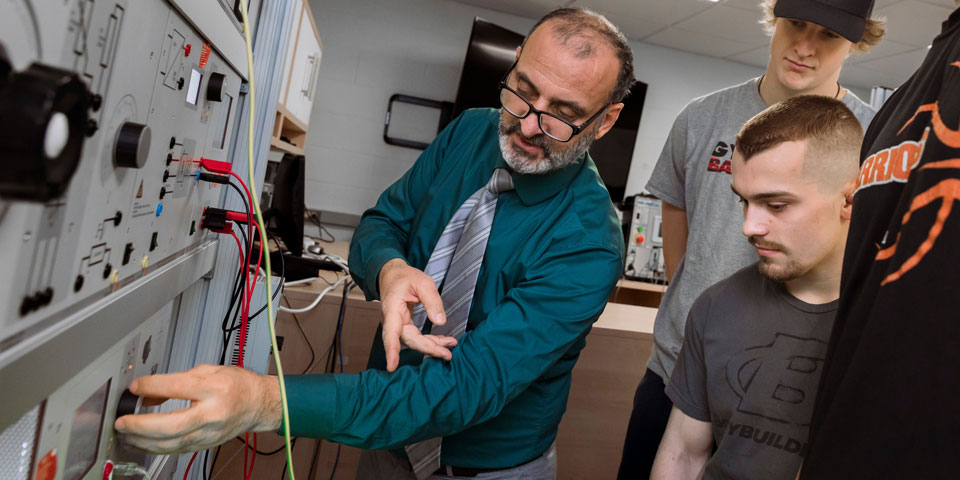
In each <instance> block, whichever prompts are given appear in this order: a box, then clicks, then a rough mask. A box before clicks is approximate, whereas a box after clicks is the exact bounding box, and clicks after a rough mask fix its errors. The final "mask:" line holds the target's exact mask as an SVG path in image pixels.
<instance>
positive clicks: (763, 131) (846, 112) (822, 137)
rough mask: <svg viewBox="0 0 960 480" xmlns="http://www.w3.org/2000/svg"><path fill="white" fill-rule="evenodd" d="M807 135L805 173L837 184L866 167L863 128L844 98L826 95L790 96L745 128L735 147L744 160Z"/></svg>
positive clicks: (822, 182) (827, 183) (829, 187)
mask: <svg viewBox="0 0 960 480" xmlns="http://www.w3.org/2000/svg"><path fill="white" fill-rule="evenodd" d="M803 140H806V141H807V151H806V155H805V156H804V160H803V175H804V176H805V177H806V178H808V179H811V180H814V181H816V182H817V183H818V184H819V185H820V186H821V187H823V188H825V189H827V190H835V189H838V188H840V187H842V186H843V185H845V184H846V183H847V182H849V181H851V180H855V179H856V177H857V174H858V173H859V171H860V144H861V143H862V142H863V128H862V127H861V126H860V122H859V121H858V120H857V117H856V116H854V114H853V112H851V111H850V109H849V108H847V106H846V105H844V104H843V102H841V101H839V100H836V99H833V98H829V97H824V96H821V95H799V96H796V97H791V98H788V99H786V100H784V101H782V102H780V103H777V104H774V105H772V106H770V107H768V108H767V109H766V110H764V111H762V112H760V113H758V114H757V115H756V116H754V117H753V118H751V119H750V120H748V121H747V123H745V124H744V125H743V127H741V128H740V132H739V133H738V134H737V141H736V143H735V146H734V149H735V151H736V152H737V153H739V154H740V155H741V156H742V157H743V160H744V162H747V161H749V160H750V159H751V158H753V157H754V156H755V155H757V154H759V153H762V152H765V151H767V150H770V149H771V148H774V147H776V146H778V145H780V144H781V143H784V142H799V141H803Z"/></svg>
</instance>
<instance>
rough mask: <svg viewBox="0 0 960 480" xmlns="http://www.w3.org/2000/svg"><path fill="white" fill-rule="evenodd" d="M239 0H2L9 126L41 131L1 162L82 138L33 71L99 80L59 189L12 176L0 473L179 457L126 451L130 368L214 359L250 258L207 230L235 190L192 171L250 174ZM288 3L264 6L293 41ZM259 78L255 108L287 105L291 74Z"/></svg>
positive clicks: (5, 257)
mask: <svg viewBox="0 0 960 480" xmlns="http://www.w3.org/2000/svg"><path fill="white" fill-rule="evenodd" d="M233 3H234V2H233V1H229V2H227V1H226V0H220V1H194V0H170V1H165V0H138V1H128V0H110V1H101V0H0V47H2V48H0V53H2V55H0V58H4V57H5V61H4V62H0V65H4V66H5V68H0V95H6V97H0V98H7V99H16V101H3V102H0V112H2V113H0V119H2V121H3V122H13V121H16V122H17V124H16V125H13V124H11V123H8V124H2V125H0V129H5V130H9V127H11V126H14V127H16V129H19V130H23V131H27V132H28V133H29V135H24V136H23V137H22V138H21V139H18V138H3V139H0V163H2V164H4V166H7V165H9V164H14V162H17V165H31V164H30V163H29V161H35V163H36V164H44V165H46V164H51V163H52V162H53V160H54V157H57V152H60V151H62V149H63V148H64V147H63V145H67V146H69V145H70V144H71V143H70V142H71V141H74V139H76V138H77V137H75V136H74V133H75V130H74V129H73V126H74V124H73V123H70V124H69V126H70V129H69V130H68V129H66V127H65V125H67V124H66V123H64V122H63V121H62V120H61V119H60V118H59V117H62V116H63V115H60V112H58V111H56V109H53V110H52V111H51V110H50V109H49V108H48V107H49V104H50V99H51V98H55V97H54V96H53V95H52V93H51V94H50V95H47V96H46V97H44V95H46V94H47V93H50V92H54V91H55V88H56V87H57V84H55V82H52V83H51V87H50V89H46V86H45V85H44V84H42V83H38V82H37V81H33V82H32V83H31V82H28V81H27V80H29V79H32V78H40V79H43V78H53V77H52V76H53V75H54V74H49V75H48V76H47V77H44V76H42V75H40V73H44V72H48V73H49V72H55V73H56V74H57V75H61V76H60V77H58V78H67V77H66V75H69V76H72V78H74V79H79V81H80V82H81V84H82V85H83V87H84V89H85V90H86V92H85V93H84V95H83V106H84V107H85V108H83V109H81V110H82V113H83V114H84V115H85V118H84V119H83V120H84V122H85V123H84V129H83V130H82V134H81V137H82V147H81V148H80V149H79V151H78V153H77V155H76V162H77V163H76V165H75V171H73V174H72V175H71V176H69V178H68V179H67V180H66V181H65V182H62V183H63V184H62V187H63V191H62V193H61V194H58V195H51V194H50V192H54V191H57V190H56V189H51V188H49V186H50V184H51V183H52V181H50V179H49V178H48V179H46V180H48V182H47V183H45V184H43V183H38V185H43V186H44V187H45V189H42V190H41V189H38V190H37V191H36V192H35V195H34V198H32V199H24V195H23V192H24V191H26V192H30V188H32V187H31V186H30V185H32V184H30V183H29V182H30V181H31V180H30V179H27V178H16V177H7V178H3V176H5V175H11V174H10V173H9V172H11V171H14V170H11V169H9V168H4V169H0V172H5V173H0V183H2V184H4V185H5V187H3V189H2V190H0V263H2V264H3V265H4V266H5V270H6V272H5V274H4V275H0V397H2V401H0V478H3V479H5V480H6V479H21V478H22V479H34V478H37V479H48V478H49V479H60V478H62V479H67V480H74V479H91V478H96V479H99V478H101V477H102V474H103V470H104V467H105V466H106V464H107V461H108V460H110V461H113V462H124V461H130V462H135V463H137V464H140V465H142V466H144V467H145V468H146V469H147V473H148V478H172V476H173V475H174V472H175V471H176V470H177V468H178V465H177V462H176V461H168V460H169V459H168V458H166V457H149V456H144V455H142V454H138V453H135V452H131V451H127V450H125V449H124V448H123V447H122V446H120V445H119V444H118V442H117V441H116V438H115V436H114V433H113V429H112V423H113V420H114V419H115V418H116V414H117V409H118V405H119V404H120V398H121V393H122V392H123V391H124V389H125V388H126V387H127V385H129V383H130V382H131V381H132V379H133V378H136V377H138V376H142V375H148V374H152V373H162V372H166V371H168V370H171V371H179V370H184V369H186V368H189V367H191V366H192V365H194V364H195V363H197V361H198V359H199V360H201V361H208V362H209V361H211V359H210V358H209V357H210V356H211V355H210V354H209V352H207V350H209V349H210V348H213V345H214V344H217V348H219V344H218V340H219V338H218V336H216V335H212V334H210V333H209V332H208V330H210V327H208V326H207V325H206V323H209V322H203V321H202V319H203V318H204V316H205V315H211V316H215V315H220V316H222V314H223V312H224V310H225V308H226V303H227V301H228V300H227V299H228V298H229V297H228V296H227V295H226V293H225V292H226V290H227V288H229V287H225V286H224V285H225V284H227V283H232V277H233V276H234V275H235V272H236V266H237V258H236V256H235V247H234V248H232V249H230V250H229V252H228V253H229V254H230V255H229V258H226V259H220V260H219V261H218V258H217V250H218V248H219V238H218V237H217V236H216V235H215V234H213V233H211V232H209V231H205V230H203V229H201V228H200V219H201V214H202V212H203V209H204V208H206V207H208V206H221V205H222V204H223V203H224V198H225V192H224V191H223V190H224V186H222V185H217V184H212V183H205V182H200V181H199V180H198V179H197V177H196V173H197V171H198V169H199V160H200V158H209V159H213V160H220V161H228V162H232V161H233V155H236V158H237V159H238V160H237V161H236V166H235V167H234V170H235V171H237V172H241V173H242V176H243V177H246V173H245V172H246V170H247V169H246V141H247V138H246V128H245V123H244V122H246V121H247V120H246V119H247V115H246V112H245V111H244V109H245V108H246V99H245V97H246V93H245V92H246V91H247V89H246V80H247V77H248V72H247V63H246V54H245V50H244V43H243V36H242V28H241V24H240V22H239V20H238V19H237V18H236V16H235V12H234V10H233V8H232V5H233ZM287 3H288V2H277V5H271V6H269V7H264V11H268V12H269V15H264V14H263V12H260V11H259V10H260V8H261V4H260V2H253V5H252V6H251V13H252V15H251V16H252V17H254V18H261V19H262V18H267V19H268V20H269V22H271V24H270V25H269V26H268V27H265V29H264V33H265V34H270V35H272V36H274V37H276V38H269V39H266V40H264V42H263V45H264V47H265V48H273V47H274V46H275V45H278V44H279V45H285V44H286V41H287V34H286V33H285V32H282V31H281V30H282V28H280V27H281V26H282V25H283V22H285V21H287V20H288V19H289V17H290V10H291V8H290V5H288V4H287ZM275 57H276V55H275V54H274V55H267V56H266V59H265V60H264V61H263V62H261V63H262V64H263V65H264V66H265V67H266V68H271V65H272V64H273V63H277V62H282V60H283V59H282V58H280V59H279V60H277V59H276V58H275ZM264 62H266V63H264ZM38 72H39V73H38ZM57 72H59V73H57ZM34 74H36V75H35V76H31V75H34ZM261 82H262V85H263V87H262V88H263V91H262V93H260V92H258V93H257V101H258V102H263V105H262V107H261V106H259V105H258V112H260V111H269V110H270V109H271V108H273V110H274V111H275V109H276V97H277V94H278V91H279V79H277V80H276V81H274V79H273V78H272V77H271V75H264V77H263V78H257V86H258V88H260V85H261ZM274 84H276V85H274ZM18 89H21V90H22V91H21V90H18ZM58 95H59V93H58ZM56 98H59V97H56ZM4 110H5V111H4ZM258 117H259V116H258ZM254 121H255V122H256V123H257V125H258V127H259V130H263V129H262V124H263V123H264V121H263V120H262V119H260V118H255V119H254ZM241 124H243V125H244V127H243V128H241ZM37 128H39V129H40V131H37V132H32V131H31V129H37ZM35 139H40V140H42V142H41V143H37V144H36V145H34V144H32V143H31V142H33V141H34V140H35ZM268 141H269V135H268V136H267V142H268ZM58 142H59V143H58ZM241 142H242V144H243V146H242V147H238V144H239V143H241ZM21 143H22V145H21ZM35 143H36V142H35ZM261 143H262V142H261V141H260V140H259V139H258V140H257V142H256V144H257V146H258V147H259V145H260V144H261ZM58 147H59V148H61V150H57V148H58ZM11 152H16V154H14V153H11ZM24 152H26V153H24ZM51 152H53V153H51ZM255 154H256V156H257V158H258V159H259V158H261V157H265V155H266V151H265V149H258V150H257V151H255ZM24 155H26V156H27V157H24ZM31 155H32V156H34V157H35V158H32V157H30V156H31ZM24 158H26V160H24ZM257 163H258V164H261V163H265V158H264V159H263V160H262V161H258V162H257ZM14 166H16V165H14ZM262 171H263V168H262V166H261V167H260V168H259V175H260V176H261V177H262ZM47 172H48V173H49V174H50V175H51V176H53V173H56V172H57V170H56V169H55V168H51V169H49V170H48V171H47ZM18 182H19V183H21V187H23V188H17V185H16V184H17V183H18ZM28 196H29V195H28ZM231 203H232V205H231ZM238 205H239V201H238V200H237V199H234V200H233V201H232V202H228V204H227V206H228V208H237V207H238ZM230 242H232V239H231V240H230ZM225 245H227V244H225ZM218 265H219V266H220V267H221V269H223V270H229V271H227V272H224V273H223V274H221V273H220V272H219V271H218V270H217V266H218ZM211 279H212V280H211ZM228 279H229V281H228ZM262 290H263V289H262V287H261V288H260V291H262ZM261 302H262V299H261ZM264 317H265V316H264ZM214 323H217V326H216V328H217V329H218V328H219V320H216V321H215V322H214ZM263 327H264V329H265V325H264V326H263ZM258 328H259V327H258ZM258 331H259V330H258ZM205 332H207V333H205ZM259 335H260V336H263V334H262V333H261V334H259ZM182 406H183V405H178V404H176V403H174V402H168V404H165V405H164V406H163V408H164V409H173V408H178V407H182ZM180 475H182V472H181V473H180Z"/></svg>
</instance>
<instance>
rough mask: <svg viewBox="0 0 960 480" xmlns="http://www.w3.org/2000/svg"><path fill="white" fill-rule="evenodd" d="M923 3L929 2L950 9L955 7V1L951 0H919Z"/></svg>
mask: <svg viewBox="0 0 960 480" xmlns="http://www.w3.org/2000/svg"><path fill="white" fill-rule="evenodd" d="M920 1H921V2H923V3H929V4H932V5H940V6H941V7H947V8H949V9H950V10H953V9H955V8H957V4H956V2H954V1H953V0H920Z"/></svg>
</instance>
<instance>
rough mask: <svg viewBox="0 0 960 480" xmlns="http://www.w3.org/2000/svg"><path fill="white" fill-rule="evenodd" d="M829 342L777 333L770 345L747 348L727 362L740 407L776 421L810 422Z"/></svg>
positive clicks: (728, 382) (729, 375)
mask: <svg viewBox="0 0 960 480" xmlns="http://www.w3.org/2000/svg"><path fill="white" fill-rule="evenodd" d="M826 350H827V343H826V342H824V341H822V340H820V339H817V338H802V337H797V336H794V335H789V334H786V333H777V334H775V335H774V339H773V341H772V342H770V343H769V344H767V345H759V346H756V347H750V348H747V349H745V350H744V351H743V352H742V353H740V354H737V355H734V356H733V357H732V358H731V359H730V361H729V362H727V369H726V373H727V384H728V385H729V386H730V388H731V389H732V390H733V392H734V393H735V394H736V395H737V397H739V398H740V403H739V404H738V405H737V407H736V409H737V411H738V412H740V413H742V414H746V415H752V416H757V417H762V418H765V419H767V420H772V421H774V422H780V423H788V424H794V425H799V426H809V425H810V417H811V416H812V415H813V401H814V398H815V397H816V392H815V391H807V389H808V388H810V387H811V386H812V388H813V389H816V387H817V385H818V384H819V380H820V373H821V372H820V370H821V367H822V366H823V361H824V357H825V356H826Z"/></svg>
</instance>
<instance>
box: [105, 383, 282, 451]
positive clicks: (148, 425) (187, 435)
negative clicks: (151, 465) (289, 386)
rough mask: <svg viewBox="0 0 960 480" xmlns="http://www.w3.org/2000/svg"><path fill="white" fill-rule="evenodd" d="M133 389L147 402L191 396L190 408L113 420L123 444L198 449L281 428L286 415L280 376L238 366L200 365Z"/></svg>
mask: <svg viewBox="0 0 960 480" xmlns="http://www.w3.org/2000/svg"><path fill="white" fill-rule="evenodd" d="M130 391H131V392H132V393H133V394H134V395H138V396H140V397H143V399H144V404H146V405H151V404H152V405H157V404H160V403H163V401H165V400H167V399H170V398H178V399H185V400H190V407H189V408H184V409H181V410H175V411H173V412H169V413H149V414H142V415H124V416H122V417H120V418H118V419H117V420H116V422H114V428H116V430H117V432H119V433H120V434H121V440H122V441H123V442H124V443H127V444H129V445H132V446H134V447H137V448H140V449H143V450H146V451H148V452H152V453H159V454H167V453H182V452H196V451H199V450H205V449H207V448H210V447H214V446H217V445H220V444H221V443H224V442H226V441H227V440H230V439H231V438H234V437H236V436H237V435H240V434H242V433H244V432H263V431H276V430H277V429H279V428H280V424H281V419H282V415H283V414H282V407H281V405H280V385H279V384H278V383H277V378H276V377H273V376H265V375H258V374H256V373H253V372H250V371H248V370H243V369H241V368H237V367H220V366H213V365H199V366H197V367H194V368H192V369H190V370H188V371H186V372H183V373H174V374H169V375H153V376H149V377H142V378H138V379H136V380H134V381H133V383H131V384H130Z"/></svg>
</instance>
